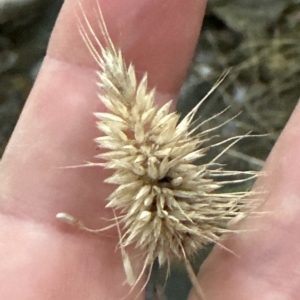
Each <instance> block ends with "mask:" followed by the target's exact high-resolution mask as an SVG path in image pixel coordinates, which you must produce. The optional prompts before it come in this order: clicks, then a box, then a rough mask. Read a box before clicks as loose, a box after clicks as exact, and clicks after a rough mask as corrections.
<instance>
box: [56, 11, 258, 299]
mask: <svg viewBox="0 0 300 300" xmlns="http://www.w3.org/2000/svg"><path fill="white" fill-rule="evenodd" d="M99 18H100V22H99V23H100V27H101V30H102V33H103V35H104V37H105V43H106V44H105V45H102V44H101V43H100V42H99V40H98V38H97V37H96V35H95V33H94V31H93V29H92V27H91V26H90V23H89V21H88V19H87V18H86V16H85V15H84V24H82V23H81V24H80V31H81V34H82V37H83V39H84V41H85V43H86V45H87V46H88V48H89V50H90V52H91V54H92V55H93V57H94V58H95V60H96V61H97V63H98V65H99V70H98V71H97V74H98V79H99V80H98V82H97V85H98V86H99V88H100V97H99V98H100V101H102V102H103V104H104V105H105V106H106V108H107V109H108V111H109V112H96V113H95V116H96V117H97V118H98V122H97V126H98V128H99V130H100V131H101V133H102V134H101V136H99V137H98V138H96V139H95V141H96V143H97V145H98V146H99V147H100V148H103V149H104V152H101V153H100V154H99V155H98V156H97V157H98V158H99V159H101V160H104V162H103V166H104V167H105V168H108V169H112V170H114V174H113V175H112V176H111V177H109V178H107V179H106V180H105V181H106V182H108V183H110V184H114V185H115V186H116V189H115V191H114V192H113V193H112V194H111V195H110V196H109V198H108V204H107V207H109V208H110V209H113V211H114V212H115V213H116V214H117V215H118V218H116V220H117V221H116V222H117V226H118V228H119V234H120V243H119V245H120V248H121V251H122V254H123V259H124V266H125V271H126V272H127V274H128V277H129V278H128V281H130V282H131V283H133V284H134V283H136V280H138V279H135V277H134V275H133V274H132V270H131V269H130V259H129V256H128V255H127V252H126V250H125V249H126V248H127V247H128V246H131V245H134V246H135V247H136V248H137V249H138V251H139V253H141V254H142V255H143V258H144V268H143V270H145V268H146V267H148V266H149V267H151V266H152V264H153V262H154V260H155V259H158V262H159V264H160V265H162V264H165V263H167V264H168V265H169V264H170V263H171V262H172V261H173V260H175V259H179V260H184V262H185V265H186V267H187V270H188V273H189V276H190V278H191V280H192V282H193V284H194V286H195V287H196V290H197V291H198V294H199V296H201V297H203V293H202V291H201V289H200V287H199V285H198V284H197V280H196V277H195V275H194V273H193V271H192V268H191V266H190V264H189V262H188V258H189V257H190V256H192V255H193V254H195V253H197V252H198V251H199V249H201V248H202V247H203V246H205V245H206V244H208V243H212V242H213V243H218V241H219V240H220V238H222V237H223V234H225V233H229V232H232V230H231V229H228V224H229V223H233V222H235V220H239V219H241V218H243V217H244V216H246V215H247V214H249V212H251V211H252V210H253V208H254V207H255V204H256V203H255V201H253V196H252V197H251V194H250V193H247V192H228V193H227V192H226V193H219V192H218V190H219V189H220V188H221V187H223V186H224V185H226V184H232V183H234V182H237V181H241V180H242V181H243V180H249V179H251V178H253V177H256V176H257V174H256V173H255V172H238V171H225V170H223V169H222V168H221V167H220V166H219V165H218V164H217V159H218V158H219V157H220V156H221V155H222V154H223V153H224V152H225V151H226V149H228V148H229V147H230V146H231V145H232V144H234V143H236V142H237V141H238V140H239V139H240V138H242V137H234V138H232V139H229V140H227V141H224V142H222V143H227V142H228V144H229V145H228V147H227V148H225V150H224V151H223V152H221V153H220V154H219V155H218V156H217V157H215V158H214V159H213V160H211V161H209V162H208V163H205V164H202V165H195V164H194V162H195V160H197V159H199V158H202V157H204V156H205V155H206V153H207V151H208V150H209V147H207V146H204V143H205V145H207V143H208V142H209V141H210V139H209V137H208V131H211V130H213V129H210V130H207V131H205V132H201V131H200V133H197V134H196V133H195V132H196V130H195V127H193V128H194V129H191V128H192V126H193V117H194V115H195V113H196V111H197V110H198V107H199V106H200V105H201V103H202V102H203V101H204V100H205V99H203V100H202V101H201V102H200V103H199V105H198V106H197V107H196V108H195V109H194V110H193V111H191V112H190V113H189V114H188V115H187V116H186V117H185V118H183V119H182V120H180V116H179V115H178V114H177V113H176V112H170V106H171V101H170V102H168V103H166V104H165V105H163V106H162V107H158V106H156V105H155V104H154V102H155V91H154V90H149V88H148V86H147V74H145V75H144V77H143V78H142V80H141V81H139V82H138V81H137V78H136V73H135V69H134V66H133V65H132V64H130V65H129V66H128V65H127V64H126V62H125V61H124V58H123V56H122V52H121V50H117V49H116V48H115V47H114V45H113V43H112V41H111V39H110V37H109V34H108V31H107V29H106V26H105V23H104V20H103V17H102V13H101V10H100V8H99ZM97 49H100V51H98V50H97ZM215 117H217V116H215ZM204 122H205V121H204ZM204 122H203V123H204ZM203 123H202V124H203ZM198 127H199V126H198ZM198 127H197V129H198ZM200 127H201V124H200ZM197 132H198V130H197ZM219 144H220V143H219ZM212 146H216V144H215V145H212ZM241 174H242V175H244V177H243V179H241V180H234V179H233V180H232V181H225V180H223V181H222V180H221V179H222V177H226V178H228V176H229V177H230V176H233V178H236V177H235V176H236V175H241ZM249 196H250V197H249ZM103 200H104V199H99V201H103ZM58 218H60V219H62V220H64V219H65V221H66V222H68V223H71V224H75V223H76V224H80V227H81V228H85V227H84V226H83V225H82V223H81V222H79V221H78V220H76V219H74V218H73V219H72V217H71V216H69V215H67V214H60V215H58ZM128 262H129V263H128Z"/></svg>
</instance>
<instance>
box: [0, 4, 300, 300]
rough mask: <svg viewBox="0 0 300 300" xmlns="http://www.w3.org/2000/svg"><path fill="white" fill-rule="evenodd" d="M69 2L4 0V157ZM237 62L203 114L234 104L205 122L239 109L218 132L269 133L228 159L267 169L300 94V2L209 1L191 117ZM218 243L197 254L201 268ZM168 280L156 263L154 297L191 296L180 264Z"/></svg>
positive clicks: (0, 50)
mask: <svg viewBox="0 0 300 300" xmlns="http://www.w3.org/2000/svg"><path fill="white" fill-rule="evenodd" d="M61 5H62V0H53V1H47V0H0V157H1V155H2V153H3V151H4V149H5V146H6V144H7V142H8V140H9V138H10V135H11V133H12V131H13V129H14V126H15V124H16V122H17V120H18V117H19V114H20V112H21V110H22V108H23V105H24V103H25V101H26V98H27V96H28V94H29V92H30V90H31V87H32V84H33V83H34V80H35V78H36V75H37V73H38V70H39V68H40V65H41V63H42V61H43V57H44V55H45V52H46V47H47V43H48V39H49V36H50V33H51V31H52V28H53V25H54V22H55V19H56V17H57V14H58V12H59V9H60V7H61ZM229 68H231V69H230V72H229V73H228V75H227V77H226V79H225V80H224V81H223V83H222V84H221V85H220V86H219V87H218V88H217V90H216V91H215V92H214V93H213V94H212V96H211V97H210V98H209V99H208V100H207V101H206V102H205V103H204V104H203V105H202V106H201V109H200V110H199V112H198V115H197V117H199V118H200V119H207V118H208V117H211V116H212V115H214V114H216V113H218V112H220V111H222V110H223V109H224V108H226V107H229V109H228V110H227V111H226V113H224V114H222V115H221V116H219V117H218V118H217V119H213V120H211V121H210V122H208V123H206V124H205V126H208V127H212V126H217V125H218V124H220V123H222V122H224V121H226V120H227V119H228V118H232V117H234V116H235V115H237V114H238V116H236V117H235V118H234V119H233V120H232V121H230V122H229V123H228V124H225V125H224V126H222V127H221V128H219V129H218V130H217V132H216V133H214V134H217V135H219V136H220V138H221V139H224V138H228V137H231V136H236V135H241V134H245V133H248V132H251V133H252V134H267V135H266V136H264V137H256V138H254V137H253V138H247V139H244V140H242V141H241V142H239V143H238V144H237V145H236V146H235V147H234V148H232V149H230V150H229V151H227V153H226V155H224V156H223V157H222V160H221V161H220V162H221V163H226V165H227V167H228V168H229V169H238V170H260V169H261V168H262V166H263V164H264V161H265V159H266V158H267V156H268V154H269V152H270V150H271V148H272V146H273V145H274V143H275V141H276V139H277V138H278V136H279V134H280V132H281V131H282V129H283V128H284V126H285V124H286V122H287V120H288V118H289V116H290V114H291V113H292V111H293V109H294V107H295V105H296V103H297V101H298V99H299V96H300V89H299V79H300V0H251V1H250V0H231V1H226V0H209V1H208V7H207V12H206V15H205V19H204V23H203V27H202V33H201V37H200V38H199V42H198V45H197V49H196V52H195V56H194V60H193V63H192V64H191V66H190V69H189V72H188V75H187V79H186V82H185V83H184V85H183V87H182V89H181V92H180V97H179V101H178V105H177V106H178V110H179V111H180V112H181V113H182V114H183V115H184V114H185V113H187V112H188V111H190V110H191V109H192V108H193V107H194V106H195V105H196V103H197V102H199V100H200V99H201V98H202V97H203V96H204V95H205V94H206V93H207V92H208V91H209V90H210V89H211V87H212V86H213V84H214V83H215V82H216V81H217V80H218V78H219V77H220V76H221V74H222V73H223V72H224V71H226V70H228V69H229ZM291 146H292V145H291ZM221 150H222V149H216V150H214V151H221ZM211 155H214V153H213V151H212V154H211ZM250 184H251V183H250ZM242 188H244V189H248V188H249V184H248V185H246V186H243V187H242ZM211 247H212V246H209V247H207V249H204V251H202V253H200V254H199V256H196V257H195V258H194V260H193V263H194V265H195V270H197V269H198V268H199V265H200V264H201V261H202V260H203V258H204V257H205V255H206V254H207V253H208V252H209V250H210V248H211ZM164 283H165V270H160V271H159V270H158V267H157V266H155V268H154V271H153V274H152V277H151V280H150V282H149V284H148V287H147V295H146V299H147V300H150V299H151V300H152V299H161V300H167V299H168V300H173V299H176V300H184V299H186V297H187V294H188V291H189V289H190V287H191V284H190V282H189V279H188V278H187V276H186V272H185V270H184V267H183V266H182V265H181V264H180V263H179V262H178V263H177V262H176V263H174V265H173V266H172V275H171V277H170V278H169V279H168V282H167V284H166V286H164Z"/></svg>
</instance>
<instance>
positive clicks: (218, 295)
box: [0, 0, 300, 300]
mask: <svg viewBox="0 0 300 300" xmlns="http://www.w3.org/2000/svg"><path fill="white" fill-rule="evenodd" d="M99 2H100V5H101V8H102V11H103V14H104V16H105V21H106V23H107V26H108V28H109V32H110V34H111V37H112V39H113V41H114V43H115V44H116V46H117V47H120V48H121V49H122V51H123V53H124V56H125V58H126V60H127V61H128V62H130V61H132V62H134V65H135V67H136V70H137V73H138V75H140V76H142V74H143V73H144V72H145V71H147V72H148V74H149V85H150V86H154V85H155V86H156V88H157V91H158V93H157V101H158V102H160V103H163V102H166V101H168V100H169V99H175V98H176V94H177V92H178V89H179V87H180V85H181V83H182V80H183V79H184V76H185V74H186V69H187V67H188V64H189V63H190V60H191V57H192V55H193V50H194V47H195V43H196V41H197V37H198V28H199V27H200V24H201V21H202V17H203V13H204V9H205V1H204V0H203V1H201V0H192V1H190V3H189V5H186V1H184V0H172V1H164V2H163V4H162V2H161V1H159V0H142V1H141V0H127V1H122V0H115V1H104V0H101V1H99ZM81 3H82V6H83V8H84V11H85V13H86V14H87V16H88V18H89V20H90V21H91V23H92V25H93V28H94V29H95V30H96V31H97V28H98V26H97V20H96V14H95V13H94V8H95V7H94V6H93V3H92V2H91V1H88V0H81ZM76 13H78V14H80V9H79V1H77V0H67V1H66V2H65V4H64V6H63V8H62V11H61V13H60V16H59V18H58V20H57V24H56V26H55V29H54V31H53V34H52V37H51V41H50V44H49V48H48V52H47V57H46V58H45V61H44V63H43V66H42V68H41V71H40V74H39V76H38V79H37V81H36V84H35V86H34V88H33V90H32V92H31V94H30V97H29V99H28V101H27V103H26V106H25V108H24V111H23V113H22V115H21V117H20V120H19V123H18V125H17V127H16V129H15V132H14V134H13V136H12V138H11V141H10V143H9V145H8V147H7V149H6V151H5V154H4V156H3V159H2V161H1V166H0V176H1V179H0V195H1V196H0V199H1V213H2V214H1V217H0V235H1V236H2V239H1V241H2V242H1V243H0V253H1V254H2V255H1V257H2V259H1V262H0V264H1V267H0V269H1V271H2V272H1V273H0V282H1V285H0V299H10V300H14V299H30V300H34V299H39V300H40V299H56V300H59V299H64V300H65V299H72V300H73V299H74V300H76V299H80V300H82V299H93V300H94V299H95V300H96V299H108V300H109V299H112V300H113V299H121V298H122V297H124V296H126V295H127V293H128V292H129V287H128V286H127V285H124V284H123V283H124V281H125V273H124V271H123V264H122V259H121V255H120V253H119V252H116V251H115V249H116V245H117V242H118V236H117V234H115V233H114V232H112V233H107V234H106V233H105V234H104V233H103V234H99V235H95V234H90V233H87V232H82V231H79V230H76V229H74V228H70V227H69V226H67V225H65V224H61V223H59V222H57V220H56V219H55V215H56V214H57V213H58V212H60V211H66V212H69V213H71V214H73V215H75V216H76V217H78V218H80V219H81V220H84V221H85V223H86V224H87V225H88V226H89V227H93V228H99V227H103V226H106V225H107V223H106V222H104V221H103V218H107V217H110V213H109V211H108V210H105V209H104V206H105V201H104V199H105V198H106V197H107V195H109V193H110V192H111V189H112V187H110V186H108V185H106V184H104V183H103V179H104V178H106V177H107V173H106V172H104V171H103V170H102V169H101V168H77V169H64V168H63V167H65V166H74V165H80V164H82V163H84V162H85V161H90V160H91V159H92V158H93V157H94V156H95V155H96V154H97V152H98V150H97V149H96V148H95V144H94V143H93V142H92V141H93V139H94V138H95V137H97V135H99V132H98V130H97V129H96V127H95V118H94V116H93V112H95V111H101V110H102V109H103V107H101V103H100V101H99V100H98V99H97V87H96V85H95V80H96V75H95V69H96V67H97V66H96V64H95V63H94V62H93V59H92V57H91V55H90V54H89V52H88V50H87V48H86V47H85V45H84V43H83V41H82V39H81V37H80V35H79V32H78V26H77V17H76ZM98 34H99V35H100V33H99V32H98ZM299 115H300V109H299V107H298V109H296V111H295V112H294V115H293V116H292V118H291V120H290V122H289V124H288V125H287V127H286V129H285V131H284V133H283V134H282V136H281V138H280V140H279V141H278V143H277V145H276V147H275V148H274V150H273V151H272V154H271V155H270V158H269V160H268V163H267V165H266V167H265V171H266V173H267V176H265V177H264V178H261V179H260V181H259V182H258V185H260V186H263V187H264V189H265V190H266V191H269V192H268V193H265V194H264V195H263V196H262V197H264V199H262V200H263V202H264V204H263V206H262V207H261V210H263V211H270V212H271V213H270V214H268V215H265V216H264V217H262V218H259V219H249V220H246V221H244V222H242V223H241V225H240V226H241V228H242V229H251V232H250V231H249V232H246V233H243V234H240V235H238V236H236V237H234V238H231V239H229V240H228V241H226V243H225V245H226V247H228V248H230V249H231V250H232V251H234V252H235V253H236V254H237V256H238V257H236V256H233V255H231V254H229V253H227V252H226V251H224V250H221V249H219V248H217V247H216V248H215V249H214V251H213V253H212V254H211V255H210V257H209V258H208V259H207V261H206V262H205V263H204V265H203V267H202V269H201V272H200V275H199V279H200V284H201V286H202V287H203V289H204V291H205V294H206V295H207V298H208V299H209V300H214V299H230V300H232V299H239V300H240V299H288V300H289V299H297V296H298V294H299V289H300V288H299V287H298V286H299V282H298V281H299V280H298V277H299V270H300V266H298V264H299V263H298V260H297V257H298V256H299V254H300V246H299V242H298V239H297V238H296V235H297V234H298V233H299V232H300V221H299V218H298V217H297V216H298V212H299V210H300V204H299V203H300V202H299V199H298V198H299V192H300V185H299V183H298V180H297V179H298V178H299V175H300V174H298V173H299V172H300V168H299V166H300V162H299V161H300V159H299V155H298V153H299V148H300V145H299V143H297V141H298V140H300V139H299V138H298V136H299V135H300V132H299V130H297V128H298V127H300V121H299V120H300V118H299ZM253 229H254V230H253ZM133 263H134V267H135V268H136V269H139V262H138V259H137V260H136V261H134V262H133ZM142 285H143V283H140V284H139V286H137V288H136V291H138V290H139V289H140V288H141V286H142ZM135 293H136V292H133V293H132V294H131V295H130V296H128V297H127V299H134V294H135ZM139 299H143V294H141V295H140V296H139ZM190 299H196V296H195V295H193V293H192V294H191V295H190Z"/></svg>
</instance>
